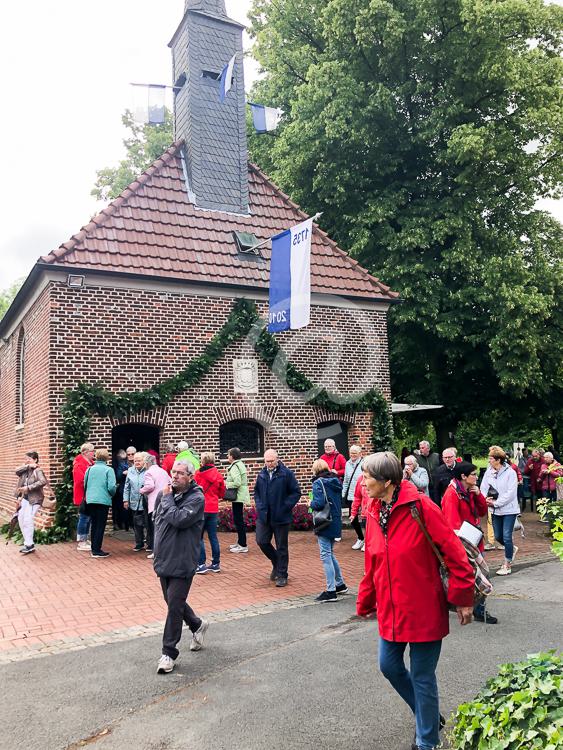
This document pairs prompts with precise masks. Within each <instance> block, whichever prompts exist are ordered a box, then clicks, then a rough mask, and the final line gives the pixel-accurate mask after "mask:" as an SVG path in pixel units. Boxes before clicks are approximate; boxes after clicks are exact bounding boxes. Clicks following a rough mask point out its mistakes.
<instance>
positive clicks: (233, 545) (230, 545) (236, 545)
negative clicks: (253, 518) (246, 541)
mask: <svg viewBox="0 0 563 750" xmlns="http://www.w3.org/2000/svg"><path fill="white" fill-rule="evenodd" d="M235 547H240V544H239V543H238V542H235V543H234V544H229V549H234V548H235Z"/></svg>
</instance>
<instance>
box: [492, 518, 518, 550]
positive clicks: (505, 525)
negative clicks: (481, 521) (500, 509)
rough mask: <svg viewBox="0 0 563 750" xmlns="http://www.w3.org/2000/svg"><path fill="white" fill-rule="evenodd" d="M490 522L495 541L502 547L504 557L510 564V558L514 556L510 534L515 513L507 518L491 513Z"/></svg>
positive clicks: (512, 531)
mask: <svg viewBox="0 0 563 750" xmlns="http://www.w3.org/2000/svg"><path fill="white" fill-rule="evenodd" d="M492 521H493V531H494V532H495V539H496V540H497V542H498V543H499V544H502V545H504V556H505V558H506V559H507V560H508V562H512V557H513V555H514V544H513V542H512V534H513V533H514V522H515V521H516V513H512V514H510V515H509V516H497V514H496V513H493V518H492Z"/></svg>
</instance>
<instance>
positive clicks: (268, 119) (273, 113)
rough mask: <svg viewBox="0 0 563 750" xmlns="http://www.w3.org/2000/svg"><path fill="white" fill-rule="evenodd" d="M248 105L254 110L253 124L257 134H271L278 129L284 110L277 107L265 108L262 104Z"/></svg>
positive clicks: (250, 103)
mask: <svg viewBox="0 0 563 750" xmlns="http://www.w3.org/2000/svg"><path fill="white" fill-rule="evenodd" d="M248 103H249V105H250V109H251V110H252V122H253V123H254V128H255V129H256V132H257V133H269V132H270V131H272V130H275V129H276V128H277V127H278V123H279V121H280V120H281V116H282V115H283V110H281V109H276V108H275V107H264V106H263V105H262V104H253V103H252V102H248Z"/></svg>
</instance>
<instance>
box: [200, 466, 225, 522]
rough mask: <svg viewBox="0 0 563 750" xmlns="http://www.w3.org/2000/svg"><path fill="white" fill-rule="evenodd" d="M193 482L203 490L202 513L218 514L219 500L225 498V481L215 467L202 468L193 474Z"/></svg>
mask: <svg viewBox="0 0 563 750" xmlns="http://www.w3.org/2000/svg"><path fill="white" fill-rule="evenodd" d="M194 480H195V482H196V483H197V484H199V486H200V487H201V489H202V490H203V496H204V498H205V505H204V508H203V512H204V513H218V512H219V500H222V499H223V498H224V497H225V480H224V479H223V477H222V475H221V474H220V473H219V470H218V469H217V467H216V466H213V465H209V466H202V467H201V469H198V470H197V471H196V473H195V474H194Z"/></svg>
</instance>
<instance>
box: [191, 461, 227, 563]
mask: <svg viewBox="0 0 563 750" xmlns="http://www.w3.org/2000/svg"><path fill="white" fill-rule="evenodd" d="M194 480H195V482H196V484H198V485H199V486H200V487H201V489H202V490H203V497H204V500H205V503H204V506H203V527H202V529H201V551H200V555H199V564H198V566H197V570H196V573H199V574H200V575H201V574H204V573H220V572H221V547H220V546H219V539H218V537H217V516H218V515H219V500H222V499H223V497H224V496H225V480H224V479H223V477H222V476H221V474H220V473H219V471H218V470H217V467H216V466H215V454H214V453H210V452H207V453H202V454H201V467H200V468H199V469H198V470H197V471H196V472H195V474H194ZM206 531H207V536H208V537H209V544H210V545H211V564H210V565H206V564H205V563H206V559H207V558H206V555H205V542H204V540H203V537H204V534H205V532H206Z"/></svg>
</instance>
